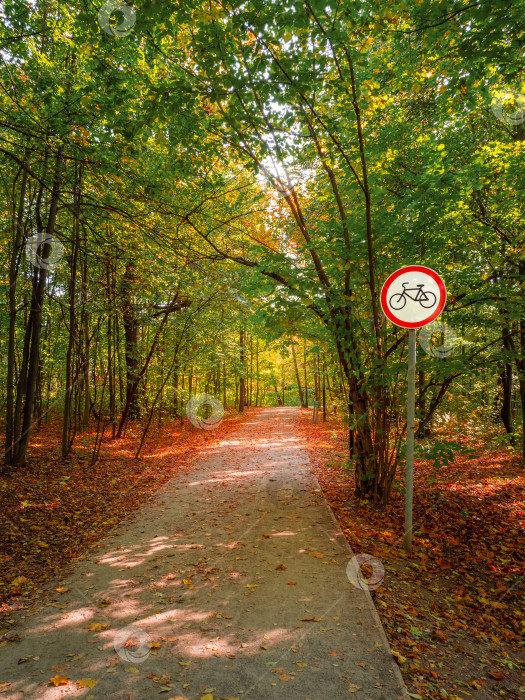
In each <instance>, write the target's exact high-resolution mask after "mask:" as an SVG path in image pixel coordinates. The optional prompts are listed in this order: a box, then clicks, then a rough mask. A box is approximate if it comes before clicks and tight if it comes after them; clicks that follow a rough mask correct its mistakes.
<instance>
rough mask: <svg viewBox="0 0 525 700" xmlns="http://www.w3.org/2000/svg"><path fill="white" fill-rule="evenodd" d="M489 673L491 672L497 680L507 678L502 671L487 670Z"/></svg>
mask: <svg viewBox="0 0 525 700" xmlns="http://www.w3.org/2000/svg"><path fill="white" fill-rule="evenodd" d="M487 673H488V674H489V676H491V677H492V678H494V679H495V680H497V681H503V680H505V676H504V675H503V673H502V672H501V671H487Z"/></svg>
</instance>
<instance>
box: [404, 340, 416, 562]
mask: <svg viewBox="0 0 525 700" xmlns="http://www.w3.org/2000/svg"><path fill="white" fill-rule="evenodd" d="M415 422H416V329H415V328H411V329H410V330H409V331H408V374H407V453H406V473H405V536H404V538H403V545H404V548H405V551H406V552H410V553H411V552H412V492H413V484H414V429H415V425H414V424H415Z"/></svg>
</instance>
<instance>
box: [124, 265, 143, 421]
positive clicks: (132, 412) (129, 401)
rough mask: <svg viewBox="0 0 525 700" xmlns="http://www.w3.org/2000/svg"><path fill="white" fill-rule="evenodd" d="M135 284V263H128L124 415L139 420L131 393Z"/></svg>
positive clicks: (135, 330)
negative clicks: (133, 296) (133, 291)
mask: <svg viewBox="0 0 525 700" xmlns="http://www.w3.org/2000/svg"><path fill="white" fill-rule="evenodd" d="M134 284H135V263H133V262H128V263H127V264H126V269H125V272H124V276H123V278H122V287H121V292H122V318H123V323H124V347H125V351H124V357H125V361H126V400H125V406H126V407H127V410H126V413H127V415H129V418H131V419H136V418H140V406H139V403H138V395H137V392H136V391H132V389H133V386H134V384H135V381H136V379H137V375H138V366H139V347H138V338H139V323H138V320H137V317H136V313H135V305H134V303H133V299H132V290H133V286H134Z"/></svg>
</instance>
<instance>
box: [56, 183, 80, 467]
mask: <svg viewBox="0 0 525 700" xmlns="http://www.w3.org/2000/svg"><path fill="white" fill-rule="evenodd" d="M77 177H78V182H77V183H75V184H76V187H75V195H74V197H75V202H74V219H73V242H72V250H71V272H70V276H69V339H68V345H67V351H66V376H65V390H66V391H65V394H64V415H63V418H62V446H61V454H62V458H65V457H67V456H68V454H69V451H70V449H71V440H70V433H71V392H72V389H73V376H72V374H73V372H72V365H73V351H74V347H75V340H76V336H77V328H76V326H77V318H76V291H77V290H76V285H77V260H78V246H79V229H80V222H79V215H80V192H79V190H80V186H81V175H80V174H77Z"/></svg>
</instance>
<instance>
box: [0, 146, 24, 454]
mask: <svg viewBox="0 0 525 700" xmlns="http://www.w3.org/2000/svg"><path fill="white" fill-rule="evenodd" d="M26 155H27V153H26ZM15 185H16V179H15V182H14V183H13V227H12V239H11V240H12V242H11V260H10V263H9V337H8V345H7V396H6V420H5V449H4V460H5V463H6V464H10V463H11V461H12V453H13V438H14V434H15V430H14V425H15V424H14V406H15V361H16V347H15V339H16V317H17V313H18V312H17V308H16V282H17V277H18V259H19V252H20V250H21V248H22V245H23V240H24V204H25V197H26V186H27V172H26V170H25V169H23V170H22V180H21V182H20V196H19V199H18V210H17V211H16V216H15V206H16V205H15V195H14V192H15ZM16 432H18V431H16Z"/></svg>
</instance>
